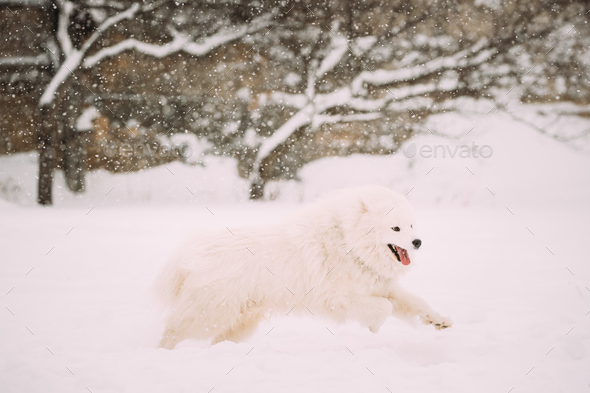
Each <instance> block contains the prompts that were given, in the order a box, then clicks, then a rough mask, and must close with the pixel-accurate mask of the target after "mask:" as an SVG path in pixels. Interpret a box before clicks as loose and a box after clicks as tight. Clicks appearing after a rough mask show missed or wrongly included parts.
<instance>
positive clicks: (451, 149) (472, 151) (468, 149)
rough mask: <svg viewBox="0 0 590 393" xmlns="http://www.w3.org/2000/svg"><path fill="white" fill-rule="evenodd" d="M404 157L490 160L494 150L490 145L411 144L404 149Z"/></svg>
mask: <svg viewBox="0 0 590 393" xmlns="http://www.w3.org/2000/svg"><path fill="white" fill-rule="evenodd" d="M403 153H404V156H406V157H408V158H413V157H415V156H416V154H419V155H420V157H422V158H438V157H442V158H447V155H448V156H449V157H450V158H455V157H459V158H480V157H481V158H490V157H491V156H492V155H493V154H494V149H492V147H491V146H490V145H481V146H478V145H476V144H475V142H472V143H471V146H469V145H465V144H463V145H454V146H451V145H420V147H418V146H416V144H415V143H413V142H412V143H410V144H409V145H408V146H406V147H405V148H404V149H403Z"/></svg>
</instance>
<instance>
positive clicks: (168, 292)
mask: <svg viewBox="0 0 590 393" xmlns="http://www.w3.org/2000/svg"><path fill="white" fill-rule="evenodd" d="M188 275H189V272H188V271H186V270H183V269H180V268H179V267H178V266H175V265H174V264H171V263H168V264H167V265H166V266H164V268H163V269H162V270H161V271H160V273H159V274H158V276H157V277H156V280H155V281H154V284H153V286H152V292H153V294H154V297H155V299H156V301H157V303H158V305H159V306H160V307H161V311H166V310H168V309H170V308H171V307H172V306H173V305H174V303H175V301H176V299H177V298H178V297H179V295H180V293H181V291H182V288H183V286H184V283H185V281H186V279H187V278H188Z"/></svg>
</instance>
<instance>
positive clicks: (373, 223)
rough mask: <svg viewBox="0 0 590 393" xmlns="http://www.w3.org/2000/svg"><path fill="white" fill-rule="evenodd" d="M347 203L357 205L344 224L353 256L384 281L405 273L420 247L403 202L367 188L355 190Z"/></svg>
mask: <svg viewBox="0 0 590 393" xmlns="http://www.w3.org/2000/svg"><path fill="white" fill-rule="evenodd" d="M355 199H356V201H355ZM349 203H356V204H357V209H355V211H356V212H357V213H356V217H352V216H349V217H348V218H347V219H346V220H345V222H344V226H345V227H347V228H345V229H344V233H345V236H346V237H347V239H346V241H347V243H348V244H350V245H351V247H352V246H354V249H353V250H352V252H354V255H355V256H357V257H358V258H359V259H360V260H361V261H362V262H363V263H364V264H366V265H367V267H369V268H371V269H372V270H374V271H376V272H377V273H379V274H380V275H382V276H385V277H392V276H394V275H396V274H397V273H401V272H403V271H405V270H407V268H408V267H409V266H410V265H411V264H412V263H414V258H415V252H416V250H417V249H419V248H420V246H421V244H422V241H421V240H420V237H419V236H418V233H417V231H416V229H417V228H416V223H415V221H414V212H413V209H412V207H411V206H410V204H409V202H408V201H407V199H406V198H404V197H403V196H402V195H400V194H397V193H395V192H393V191H391V190H389V189H387V188H385V187H376V186H371V187H364V188H361V189H359V190H358V194H357V196H356V197H355V198H352V200H349ZM351 234H354V235H352V236H351Z"/></svg>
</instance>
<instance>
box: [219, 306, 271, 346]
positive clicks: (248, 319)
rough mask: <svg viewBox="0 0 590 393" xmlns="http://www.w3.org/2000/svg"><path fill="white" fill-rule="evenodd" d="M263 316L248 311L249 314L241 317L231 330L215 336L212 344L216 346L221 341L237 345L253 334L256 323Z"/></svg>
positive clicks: (259, 313) (257, 312)
mask: <svg viewBox="0 0 590 393" xmlns="http://www.w3.org/2000/svg"><path fill="white" fill-rule="evenodd" d="M263 316H264V313H263V312H261V311H250V312H249V313H247V314H244V315H242V316H241V317H240V319H238V320H237V321H236V323H235V324H233V326H232V327H231V328H229V329H228V330H226V331H224V332H223V333H221V334H219V335H217V336H216V337H215V338H214V339H213V342H212V344H217V343H219V342H222V341H233V342H235V343H237V342H240V341H242V340H244V339H245V338H247V337H248V336H250V335H251V334H252V333H254V330H256V327H258V323H259V322H260V320H261V319H262V317H263Z"/></svg>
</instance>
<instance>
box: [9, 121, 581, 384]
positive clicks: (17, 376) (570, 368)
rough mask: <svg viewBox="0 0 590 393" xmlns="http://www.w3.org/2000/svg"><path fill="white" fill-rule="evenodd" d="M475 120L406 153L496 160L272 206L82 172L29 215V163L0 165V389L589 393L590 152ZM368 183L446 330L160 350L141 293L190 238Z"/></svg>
mask: <svg viewBox="0 0 590 393" xmlns="http://www.w3.org/2000/svg"><path fill="white" fill-rule="evenodd" d="M485 124H486V127H485V129H484V128H483V127H482V130H479V129H477V128H476V129H474V130H473V131H471V132H470V133H469V134H468V135H467V137H463V138H461V139H458V140H457V141H454V140H453V141H452V142H450V141H449V140H443V139H438V138H436V137H432V136H431V137H420V138H416V139H415V140H413V141H412V142H414V143H415V144H416V145H417V147H418V148H420V147H421V146H424V145H434V144H451V149H453V146H454V144H455V143H456V142H457V143H458V144H462V143H469V144H471V142H472V141H473V142H476V143H477V144H478V145H484V144H488V145H490V146H491V147H492V148H493V155H492V156H491V157H489V158H479V159H474V158H458V157H455V158H453V159H451V158H449V157H447V158H440V157H439V158H436V159H434V158H424V157H420V155H417V156H416V157H414V158H413V159H410V158H407V157H405V156H404V155H403V154H396V155H394V156H392V157H350V158H346V159H340V158H338V159H332V158H329V159H324V160H320V161H318V162H316V163H312V164H310V165H309V166H307V167H306V168H304V170H303V171H302V173H301V177H302V180H303V181H302V182H300V183H295V182H292V183H281V184H276V185H271V186H270V187H269V190H268V192H269V194H271V196H272V197H273V198H275V200H273V201H268V202H247V201H240V200H241V199H242V198H243V197H244V195H245V192H244V191H245V189H246V188H247V183H245V182H243V181H237V180H236V177H235V166H234V165H233V163H232V162H231V161H227V162H226V161H223V160H221V159H216V160H211V161H209V163H210V166H209V168H208V169H203V168H201V167H191V168H187V167H182V166H181V165H171V166H169V169H170V170H171V171H172V172H173V173H174V175H171V174H170V173H169V171H168V170H167V169H165V168H157V169H155V170H152V171H147V172H144V173H130V174H129V175H124V174H121V175H116V176H113V175H108V174H105V173H93V174H91V175H90V176H89V179H88V181H89V182H88V193H86V194H85V195H82V196H78V197H72V196H70V195H69V194H68V193H67V192H66V191H65V190H63V189H59V188H58V189H57V192H56V206H55V207H53V208H41V207H36V206H34V205H33V202H34V198H33V195H34V184H35V180H34V169H35V160H34V158H33V157H32V156H26V155H20V156H14V157H8V158H7V157H3V158H2V159H0V183H2V184H4V185H5V188H4V189H5V190H8V191H6V192H5V193H4V195H5V198H7V199H11V200H12V201H13V202H6V201H1V200H0V298H1V299H2V309H3V311H2V310H0V391H2V392H39V391H43V392H84V391H91V392H92V393H100V392H162V391H165V392H185V391H186V392H212V393H215V392H224V391H225V392H235V391H247V392H271V391H285V392H290V391H293V392H295V391H298V392H301V391H305V392H332V391H333V392H356V391H375V392H385V393H387V391H388V390H389V391H391V392H396V391H411V392H429V393H430V392H474V391H477V392H509V391H511V392H513V393H519V392H554V391H567V392H584V391H588V389H590V373H589V372H588V370H590V313H589V311H590V289H589V288H590V264H589V263H588V252H587V244H586V241H587V239H588V234H590V205H589V204H588V201H589V200H590V199H589V198H590V174H589V173H588V171H587V168H588V167H589V164H590V157H588V155H585V154H580V153H576V152H573V151H571V150H570V149H569V148H567V147H565V146H563V145H560V144H558V143H557V142H554V141H552V140H550V139H548V138H545V137H543V136H540V135H538V134H536V133H535V132H534V131H532V130H530V129H527V128H524V127H520V126H515V125H514V124H508V125H507V123H506V120H505V119H503V118H501V117H493V118H492V117H491V118H490V120H487V121H486V123H485ZM455 126H457V127H458V126H459V125H455ZM469 128H470V127H468V126H467V128H466V130H465V132H467V131H469ZM490 129H493V132H490V131H489V130H490ZM429 171H430V172H429ZM8 178H12V179H13V180H12V183H10V184H12V185H13V188H10V187H7V186H6V184H8V182H7V180H6V179H8ZM361 183H376V184H383V185H387V186H390V187H391V188H393V189H396V190H398V191H400V192H403V193H408V198H409V199H410V201H411V202H413V203H414V204H415V205H416V208H417V213H418V219H419V222H420V227H421V232H422V234H421V238H422V240H423V244H424V245H423V247H422V248H421V249H420V251H419V252H418V256H419V259H418V260H417V261H416V263H415V264H414V266H413V270H412V271H411V272H410V273H409V274H408V275H407V276H406V277H405V278H404V280H403V283H404V284H405V285H406V287H407V288H408V289H410V290H411V291H413V292H415V293H417V294H419V295H421V296H423V297H424V298H426V299H427V300H428V301H429V302H430V303H431V305H432V306H433V307H434V308H435V309H436V310H438V311H439V312H441V313H443V314H445V315H450V316H451V317H452V318H453V320H454V322H455V324H454V326H453V327H452V328H451V329H447V330H444V331H435V330H434V329H432V327H427V326H422V325H416V326H411V325H409V324H407V323H405V322H402V321H399V320H396V319H394V318H391V319H389V320H388V321H387V322H386V323H385V325H384V326H383V328H382V329H381V330H380V332H379V333H378V334H372V333H370V332H369V331H368V329H363V328H361V327H360V326H358V325H357V324H355V323H352V322H351V323H347V324H345V325H341V326H337V325H334V324H333V323H332V322H330V321H324V320H318V319H315V318H311V317H310V318H309V319H299V318H290V317H283V318H273V319H271V320H269V321H267V322H265V323H264V324H263V325H262V326H261V327H260V328H259V329H258V330H257V332H256V333H255V334H254V335H253V337H251V338H250V339H248V340H247V341H245V342H243V343H240V344H234V343H227V342H224V343H220V344H218V345H215V346H212V347H209V346H208V345H207V343H203V342H196V341H185V342H183V343H181V344H180V345H179V346H178V347H177V349H175V350H173V351H167V350H163V349H157V348H156V345H157V343H158V341H159V339H160V335H161V333H162V330H163V325H162V323H161V321H159V319H158V316H157V314H156V312H155V310H154V308H153V304H152V301H151V298H150V292H149V289H150V285H151V283H152V281H153V279H154V277H155V275H156V274H157V272H158V270H159V268H160V267H161V266H162V264H163V263H164V261H165V259H166V258H167V256H168V255H169V254H170V252H171V251H172V250H173V249H174V247H175V246H176V245H178V244H179V243H180V241H181V240H182V238H183V236H185V235H186V234H187V233H189V232H190V231H191V230H193V229H194V228H196V227H200V228H202V227H204V228H211V229H214V228H220V229H223V228H225V227H228V228H230V229H231V228H232V227H237V226H243V225H258V224H264V223H269V222H276V221H278V220H280V219H281V217H282V216H284V215H286V214H288V213H289V212H292V211H293V210H294V209H297V208H298V207H299V206H300V204H301V202H306V201H309V200H311V199H313V198H314V197H315V196H317V195H318V194H320V193H321V192H322V191H325V190H328V189H331V188H334V187H347V186H353V185H355V184H361ZM61 184H63V180H62V179H58V181H57V185H58V186H60V185H61ZM113 187H114V188H113ZM187 187H188V188H189V189H190V190H191V191H192V193H194V194H195V195H194V196H193V195H192V193H191V192H189V191H187V189H186V188H187ZM14 202H16V203H14Z"/></svg>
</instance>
